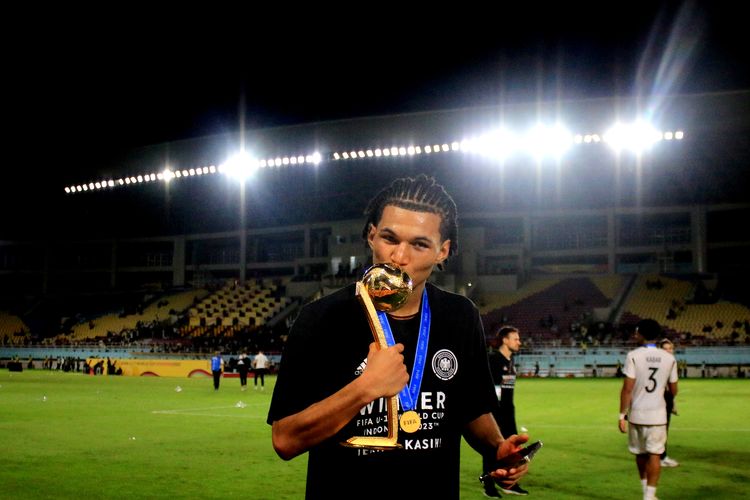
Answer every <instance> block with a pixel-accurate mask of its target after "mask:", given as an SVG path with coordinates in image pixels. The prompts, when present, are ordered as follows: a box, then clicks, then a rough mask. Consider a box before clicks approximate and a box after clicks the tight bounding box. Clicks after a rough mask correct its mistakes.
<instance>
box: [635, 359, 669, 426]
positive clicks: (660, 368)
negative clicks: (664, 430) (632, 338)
mask: <svg viewBox="0 0 750 500" xmlns="http://www.w3.org/2000/svg"><path fill="white" fill-rule="evenodd" d="M623 373H624V374H625V376H626V377H628V378H632V379H635V385H634V386H633V398H632V400H631V401H630V411H629V412H628V421H629V422H631V423H633V424H639V425H666V424H667V405H666V402H665V401H664V389H665V388H666V386H667V383H668V382H672V383H674V382H677V362H676V361H675V359H674V356H672V355H671V354H669V353H668V352H667V351H665V350H663V349H659V348H657V347H656V346H655V345H654V344H648V345H646V346H644V347H639V348H638V349H634V350H632V351H630V352H629V353H628V356H627V358H626V360H625V367H624V369H623Z"/></svg>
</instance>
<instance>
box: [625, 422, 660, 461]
mask: <svg viewBox="0 0 750 500" xmlns="http://www.w3.org/2000/svg"><path fill="white" fill-rule="evenodd" d="M666 444H667V426H666V425H639V424H631V423H628V449H629V450H630V453H633V454H634V455H642V454H644V453H651V454H653V455H661V454H662V453H664V446H665V445H666Z"/></svg>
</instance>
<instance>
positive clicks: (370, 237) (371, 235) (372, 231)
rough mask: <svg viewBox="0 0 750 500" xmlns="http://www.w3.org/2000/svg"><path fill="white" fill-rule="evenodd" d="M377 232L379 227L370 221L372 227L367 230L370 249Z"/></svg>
mask: <svg viewBox="0 0 750 500" xmlns="http://www.w3.org/2000/svg"><path fill="white" fill-rule="evenodd" d="M376 232H377V228H376V227H375V224H373V223H372V222H370V229H368V231H367V245H368V246H369V247H370V250H372V245H373V240H374V239H375V233H376Z"/></svg>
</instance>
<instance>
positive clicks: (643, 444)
mask: <svg viewBox="0 0 750 500" xmlns="http://www.w3.org/2000/svg"><path fill="white" fill-rule="evenodd" d="M635 332H636V336H637V337H638V338H639V339H640V340H642V341H643V343H644V345H643V346H642V347H639V348H637V349H633V350H632V351H630V352H629V353H628V354H627V356H626V359H625V368H624V369H623V373H624V374H625V379H624V380H623V382H622V389H621V390H620V417H619V420H618V427H619V429H620V432H622V433H625V432H627V433H628V449H629V450H630V452H631V453H632V454H633V455H635V463H636V466H637V467H638V475H639V477H640V479H641V486H642V488H643V498H644V500H655V499H656V486H657V484H658V483H659V476H660V474H661V454H662V453H664V447H665V445H666V443H667V403H666V401H664V391H665V390H666V388H667V386H669V390H670V391H671V392H672V395H673V396H677V362H676V361H675V359H674V356H672V355H671V354H669V353H668V352H667V351H664V350H662V349H659V348H658V347H656V339H657V338H658V337H660V336H661V333H662V331H661V327H660V326H659V323H657V322H656V321H654V320H652V319H643V320H641V321H639V322H638V324H637V325H636V329H635Z"/></svg>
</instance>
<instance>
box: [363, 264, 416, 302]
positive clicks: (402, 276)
mask: <svg viewBox="0 0 750 500" xmlns="http://www.w3.org/2000/svg"><path fill="white" fill-rule="evenodd" d="M362 283H363V284H364V285H365V288H366V289H367V294H368V295H369V296H370V298H371V299H372V303H373V305H374V306H375V309H377V310H379V311H385V312H389V311H395V310H396V309H398V308H399V307H401V306H403V305H404V304H405V303H406V300H407V299H408V298H409V295H411V291H412V288H413V283H412V281H411V278H410V277H409V275H408V274H407V273H406V272H405V271H402V270H401V269H399V268H398V267H395V266H392V265H389V264H375V265H374V266H372V267H370V268H369V269H368V270H367V271H365V274H364V276H363V277H362Z"/></svg>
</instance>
